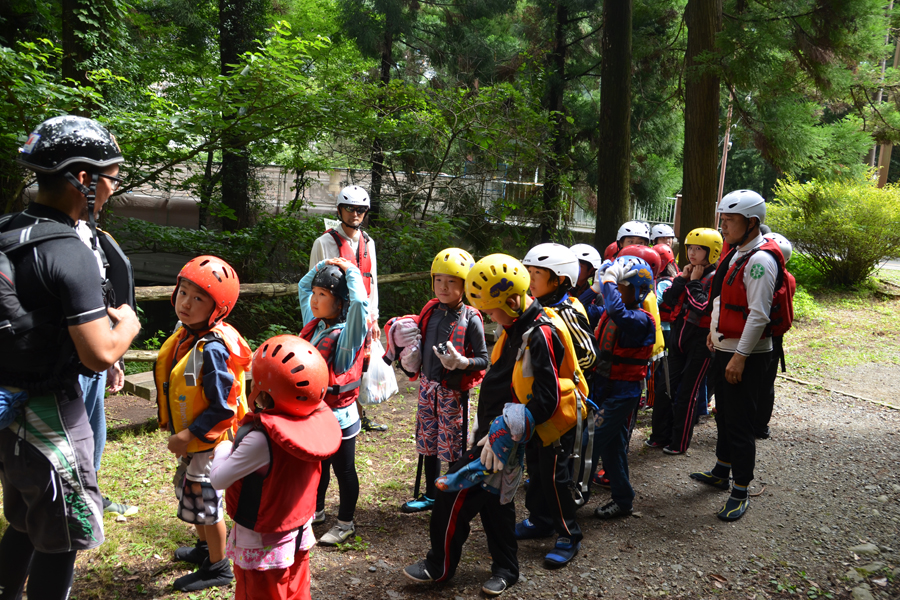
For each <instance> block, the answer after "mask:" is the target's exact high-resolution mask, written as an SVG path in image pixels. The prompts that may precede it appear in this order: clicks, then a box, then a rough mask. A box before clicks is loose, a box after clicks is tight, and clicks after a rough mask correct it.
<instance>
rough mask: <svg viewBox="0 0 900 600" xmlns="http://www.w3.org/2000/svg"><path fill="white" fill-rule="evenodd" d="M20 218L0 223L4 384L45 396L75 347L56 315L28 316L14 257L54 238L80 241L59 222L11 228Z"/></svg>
mask: <svg viewBox="0 0 900 600" xmlns="http://www.w3.org/2000/svg"><path fill="white" fill-rule="evenodd" d="M15 216H16V215H5V216H3V217H2V218H0V384H3V385H9V386H15V387H21V388H24V389H27V390H30V391H45V390H48V389H51V388H52V387H53V385H54V383H56V376H58V375H59V374H60V372H61V371H62V368H63V367H64V366H65V365H66V364H67V363H68V362H69V361H70V358H71V351H72V350H73V346H72V343H71V341H69V342H68V343H63V342H65V340H63V339H62V336H63V335H64V336H65V338H66V339H68V337H69V336H68V333H67V331H66V328H65V323H63V322H60V321H59V320H58V319H57V320H56V322H54V311H53V310H52V309H50V308H41V309H37V310H33V311H27V310H25V309H24V308H23V307H22V303H21V302H20V301H19V296H18V293H17V290H16V272H15V267H14V266H13V261H12V260H10V257H11V256H13V255H15V254H16V253H19V252H22V251H23V250H26V249H31V248H34V247H35V246H36V245H38V244H40V243H42V242H45V241H48V240H54V239H61V238H72V239H74V240H78V241H79V242H80V241H81V238H79V237H78V234H77V233H76V232H75V229H74V228H72V227H70V226H67V225H64V224H62V223H57V222H55V221H49V220H41V221H39V222H37V223H33V224H31V225H28V226H26V227H21V228H18V229H10V230H7V229H8V228H9V224H10V221H12V219H13V218H14V217H15Z"/></svg>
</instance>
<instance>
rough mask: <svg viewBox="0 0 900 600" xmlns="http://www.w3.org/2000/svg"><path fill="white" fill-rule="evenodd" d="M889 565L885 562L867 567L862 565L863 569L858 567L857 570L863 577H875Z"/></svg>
mask: <svg viewBox="0 0 900 600" xmlns="http://www.w3.org/2000/svg"><path fill="white" fill-rule="evenodd" d="M886 566H887V565H886V564H884V563H883V562H877V561H876V562H870V563H869V564H867V565H862V566H861V567H856V570H857V571H859V572H860V573H861V574H862V575H874V574H875V573H880V572H881V570H882V569H884V568H885V567H886Z"/></svg>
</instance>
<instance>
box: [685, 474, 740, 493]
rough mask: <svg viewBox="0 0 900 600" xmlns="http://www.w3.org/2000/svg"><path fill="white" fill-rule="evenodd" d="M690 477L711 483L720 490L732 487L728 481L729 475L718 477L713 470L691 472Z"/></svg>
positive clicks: (707, 483)
mask: <svg viewBox="0 0 900 600" xmlns="http://www.w3.org/2000/svg"><path fill="white" fill-rule="evenodd" d="M688 477H690V478H691V479H693V480H694V481H699V482H700V483H705V484H706V485H711V486H713V487H714V488H718V489H720V490H729V489H731V484H729V483H728V477H716V476H715V475H713V474H712V471H698V472H696V473H691V474H690V475H688Z"/></svg>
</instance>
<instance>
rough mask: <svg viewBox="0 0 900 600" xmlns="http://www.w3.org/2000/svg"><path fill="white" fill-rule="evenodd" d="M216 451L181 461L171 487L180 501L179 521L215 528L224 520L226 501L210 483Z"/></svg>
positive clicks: (195, 453)
mask: <svg viewBox="0 0 900 600" xmlns="http://www.w3.org/2000/svg"><path fill="white" fill-rule="evenodd" d="M212 459H213V451H212V450H208V451H206V452H191V453H188V455H187V457H182V459H181V462H179V463H178V469H177V470H176V471H175V477H174V479H173V480H172V483H173V484H174V485H175V497H176V498H178V518H179V519H181V520H182V521H184V522H185V523H190V524H191V525H214V524H216V523H218V522H219V521H221V520H222V519H223V517H224V516H225V511H224V504H223V500H224V497H223V495H222V492H221V491H219V490H217V489H215V488H214V487H213V486H212V484H211V483H210V482H209V471H210V469H211V468H212Z"/></svg>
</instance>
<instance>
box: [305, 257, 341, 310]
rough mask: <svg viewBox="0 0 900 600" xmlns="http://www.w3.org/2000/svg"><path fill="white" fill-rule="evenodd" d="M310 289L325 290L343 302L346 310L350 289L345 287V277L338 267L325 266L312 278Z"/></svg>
mask: <svg viewBox="0 0 900 600" xmlns="http://www.w3.org/2000/svg"><path fill="white" fill-rule="evenodd" d="M312 287H320V288H325V289H326V290H328V291H329V292H331V293H332V294H334V295H335V296H337V297H338V298H340V299H341V300H343V301H344V307H345V309H346V306H347V301H348V300H350V289H349V288H348V287H347V277H346V276H345V275H344V272H343V271H342V270H341V268H340V267H338V266H335V265H325V266H324V267H322V268H321V269H319V270H318V271H317V272H316V275H315V277H313V281H312Z"/></svg>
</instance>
